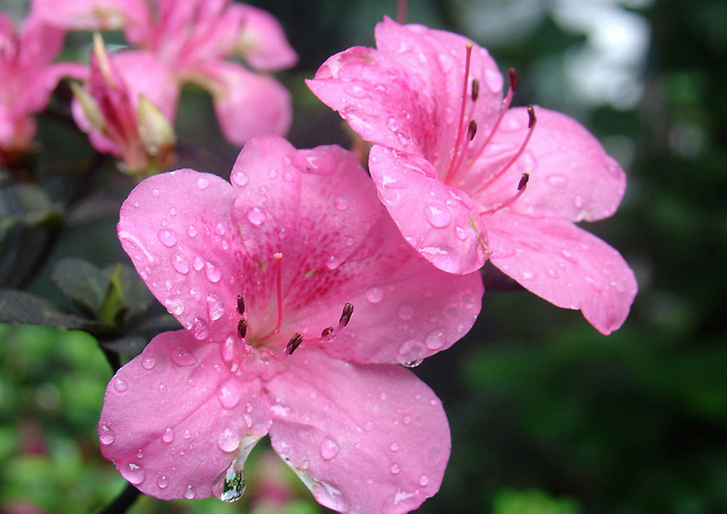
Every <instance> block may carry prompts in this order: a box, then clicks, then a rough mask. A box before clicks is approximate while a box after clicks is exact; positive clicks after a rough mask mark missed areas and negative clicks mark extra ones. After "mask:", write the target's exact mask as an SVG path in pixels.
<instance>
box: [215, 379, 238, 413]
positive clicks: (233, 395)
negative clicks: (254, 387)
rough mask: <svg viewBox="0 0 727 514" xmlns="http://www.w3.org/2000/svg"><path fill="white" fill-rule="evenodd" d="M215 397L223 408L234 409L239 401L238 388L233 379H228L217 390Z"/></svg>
mask: <svg viewBox="0 0 727 514" xmlns="http://www.w3.org/2000/svg"><path fill="white" fill-rule="evenodd" d="M217 399H218V400H220V404H221V405H222V406H223V407H224V408H225V409H234V408H235V407H237V404H238V403H240V389H239V388H238V386H237V384H236V383H235V382H234V381H233V380H229V381H227V382H226V383H225V384H223V385H222V386H221V387H220V389H219V390H218V391H217Z"/></svg>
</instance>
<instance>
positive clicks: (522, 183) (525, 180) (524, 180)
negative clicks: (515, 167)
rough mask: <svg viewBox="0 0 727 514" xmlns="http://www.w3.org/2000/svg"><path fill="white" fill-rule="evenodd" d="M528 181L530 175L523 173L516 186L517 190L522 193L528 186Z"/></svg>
mask: <svg viewBox="0 0 727 514" xmlns="http://www.w3.org/2000/svg"><path fill="white" fill-rule="evenodd" d="M528 180H530V173H523V175H522V177H520V182H518V184H517V190H518V191H522V190H523V189H524V188H525V186H527V185H528Z"/></svg>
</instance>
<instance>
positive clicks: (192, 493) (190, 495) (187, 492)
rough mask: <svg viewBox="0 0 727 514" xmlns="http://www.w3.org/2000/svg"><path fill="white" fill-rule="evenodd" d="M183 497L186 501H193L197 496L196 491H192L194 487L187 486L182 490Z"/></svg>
mask: <svg viewBox="0 0 727 514" xmlns="http://www.w3.org/2000/svg"><path fill="white" fill-rule="evenodd" d="M183 496H184V498H185V499H187V500H193V499H194V498H195V496H197V491H195V490H194V487H192V486H191V485H188V486H187V488H186V489H185V490H184V495H183Z"/></svg>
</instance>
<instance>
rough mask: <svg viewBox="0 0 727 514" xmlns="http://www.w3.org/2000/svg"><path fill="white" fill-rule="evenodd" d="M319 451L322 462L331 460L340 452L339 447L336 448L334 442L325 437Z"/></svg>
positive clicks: (336, 445)
mask: <svg viewBox="0 0 727 514" xmlns="http://www.w3.org/2000/svg"><path fill="white" fill-rule="evenodd" d="M320 450H321V457H322V458H323V460H332V459H334V458H335V457H336V455H338V452H340V451H341V447H340V446H338V443H337V442H336V441H334V440H333V439H330V438H328V437H327V438H325V439H323V441H322V442H321V448H320Z"/></svg>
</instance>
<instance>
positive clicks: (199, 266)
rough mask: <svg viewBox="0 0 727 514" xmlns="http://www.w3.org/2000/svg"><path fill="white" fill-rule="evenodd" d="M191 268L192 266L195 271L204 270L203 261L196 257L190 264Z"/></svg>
mask: <svg viewBox="0 0 727 514" xmlns="http://www.w3.org/2000/svg"><path fill="white" fill-rule="evenodd" d="M192 266H194V269H195V271H199V270H201V269H202V268H204V259H203V258H202V257H200V256H199V255H197V256H196V257H195V258H194V261H193V262H192Z"/></svg>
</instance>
